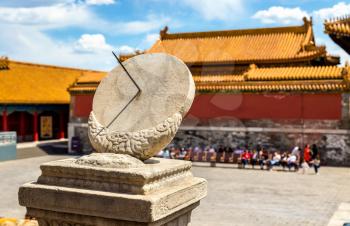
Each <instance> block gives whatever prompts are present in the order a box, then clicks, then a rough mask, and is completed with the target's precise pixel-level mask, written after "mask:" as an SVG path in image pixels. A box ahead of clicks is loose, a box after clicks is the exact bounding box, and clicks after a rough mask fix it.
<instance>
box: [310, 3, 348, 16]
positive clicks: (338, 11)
mask: <svg viewBox="0 0 350 226" xmlns="http://www.w3.org/2000/svg"><path fill="white" fill-rule="evenodd" d="M349 12H350V3H349V4H346V3H345V2H339V3H338V4H336V5H334V6H333V7H331V8H323V9H319V10H316V11H314V12H313V15H314V16H317V17H319V18H320V19H322V20H325V19H331V18H334V17H341V16H346V15H349Z"/></svg>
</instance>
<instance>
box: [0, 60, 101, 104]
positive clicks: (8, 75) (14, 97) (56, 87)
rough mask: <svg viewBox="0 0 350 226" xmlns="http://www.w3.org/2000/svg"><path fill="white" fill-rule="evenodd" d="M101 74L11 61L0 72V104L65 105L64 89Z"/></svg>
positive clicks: (68, 100)
mask: <svg viewBox="0 0 350 226" xmlns="http://www.w3.org/2000/svg"><path fill="white" fill-rule="evenodd" d="M101 73H102V72H98V71H90V70H82V69H74V68H66V67H56V66H49V65H40V64H32V63H23V62H17V61H12V60H10V61H9V62H8V69H6V70H0V90H1V92H0V103H2V104H68V103H69V102H70V95H69V93H68V91H67V89H68V87H69V86H70V85H71V84H73V83H74V82H75V81H76V79H77V78H78V77H80V76H87V77H89V76H95V75H99V74H101ZM102 74H104V73H102Z"/></svg>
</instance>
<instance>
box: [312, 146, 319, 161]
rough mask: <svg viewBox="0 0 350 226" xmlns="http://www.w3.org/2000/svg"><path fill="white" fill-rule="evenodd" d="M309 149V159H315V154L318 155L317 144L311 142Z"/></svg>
mask: <svg viewBox="0 0 350 226" xmlns="http://www.w3.org/2000/svg"><path fill="white" fill-rule="evenodd" d="M311 150H312V155H311V159H312V160H314V159H316V158H317V156H318V148H317V145H316V144H313V145H312V148H311Z"/></svg>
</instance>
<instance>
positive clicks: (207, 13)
mask: <svg viewBox="0 0 350 226" xmlns="http://www.w3.org/2000/svg"><path fill="white" fill-rule="evenodd" d="M182 1H183V3H185V4H186V5H187V6H189V7H191V8H192V9H193V10H195V11H197V12H198V13H200V14H201V15H202V17H203V18H204V19H206V20H234V19H235V18H237V16H238V15H240V14H242V13H243V11H244V6H243V2H244V1H243V0H214V1H213V0H182Z"/></svg>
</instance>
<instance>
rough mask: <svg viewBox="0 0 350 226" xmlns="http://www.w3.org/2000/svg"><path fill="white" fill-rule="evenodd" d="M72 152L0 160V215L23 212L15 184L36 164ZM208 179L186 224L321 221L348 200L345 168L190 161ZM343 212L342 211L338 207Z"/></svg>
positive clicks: (30, 175) (32, 173)
mask: <svg viewBox="0 0 350 226" xmlns="http://www.w3.org/2000/svg"><path fill="white" fill-rule="evenodd" d="M67 157H72V156H65V155H61V156H54V155H48V156H41V157H36V158H27V159H20V160H14V161H7V162H0V178H1V183H0V191H1V192H0V216H4V217H16V218H23V216H24V214H25V209H24V208H22V207H20V206H19V205H18V200H17V192H18V188H19V186H20V185H22V184H23V183H25V182H28V181H33V180H35V179H36V178H37V177H38V176H39V174H40V170H39V165H40V164H41V163H44V162H48V161H52V160H56V159H62V158H67ZM195 165H196V166H194V167H193V173H194V175H195V176H198V177H203V178H205V179H207V180H208V196H207V197H206V198H205V199H203V200H202V201H201V205H200V206H199V207H198V208H197V209H195V210H194V212H193V217H192V226H202V225H213V226H217V225H219V226H220V225H223V226H226V225H227V226H232V225H233V226H235V225H237V226H240V225H244V226H250V225H258V226H265V225H266V226H274V225H276V226H280V225H293V226H294V225H303V226H312V225H317V226H319V225H325V226H326V225H327V224H328V223H329V222H330V219H331V218H332V216H333V215H334V213H335V211H336V210H337V209H338V207H339V205H340V204H341V203H349V202H350V168H331V167H327V168H326V167H323V168H321V173H320V175H318V176H316V175H313V174H312V171H311V170H310V172H309V174H307V175H302V174H299V173H289V172H275V171H272V172H268V171H260V170H250V169H244V170H242V169H237V168H234V167H236V166H234V167H233V166H232V165H225V164H218V165H217V167H216V168H210V167H208V166H209V165H208V164H199V163H195ZM343 215H344V213H343Z"/></svg>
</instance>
